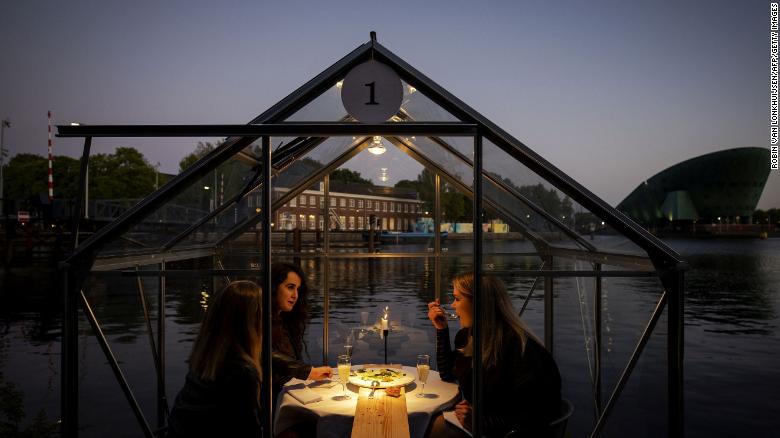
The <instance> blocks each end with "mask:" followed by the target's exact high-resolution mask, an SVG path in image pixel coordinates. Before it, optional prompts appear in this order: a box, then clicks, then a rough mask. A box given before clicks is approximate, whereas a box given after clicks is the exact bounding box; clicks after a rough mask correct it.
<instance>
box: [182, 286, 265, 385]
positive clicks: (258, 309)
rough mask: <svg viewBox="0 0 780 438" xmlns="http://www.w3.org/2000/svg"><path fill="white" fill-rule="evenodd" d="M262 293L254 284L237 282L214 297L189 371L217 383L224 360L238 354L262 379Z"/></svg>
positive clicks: (201, 327) (207, 311)
mask: <svg viewBox="0 0 780 438" xmlns="http://www.w3.org/2000/svg"><path fill="white" fill-rule="evenodd" d="M262 295H263V294H262V291H261V290H260V287H259V286H258V285H257V284H255V283H253V282H251V281H245V280H242V281H234V282H232V283H230V284H228V285H227V287H225V288H224V289H223V290H222V291H220V292H219V293H218V294H217V295H216V296H215V297H214V301H213V302H212V303H211V304H210V305H209V307H208V309H207V310H206V315H205V316H204V318H203V323H202V324H201V326H200V333H198V337H197V339H196V340H195V345H194V346H193V348H192V354H191V355H190V371H192V372H193V373H194V374H195V375H196V376H198V377H199V378H200V379H202V380H204V381H214V380H215V379H216V377H217V376H218V375H219V372H220V370H221V369H222V366H223V365H224V363H225V358H226V357H227V356H228V355H235V356H237V357H238V358H240V359H241V360H243V361H245V362H246V363H247V365H249V366H251V367H253V368H254V369H255V370H256V371H257V376H258V379H261V378H262V371H261V365H260V358H261V355H262V340H263V331H262V328H263V325H262Z"/></svg>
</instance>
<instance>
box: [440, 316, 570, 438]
mask: <svg viewBox="0 0 780 438" xmlns="http://www.w3.org/2000/svg"><path fill="white" fill-rule="evenodd" d="M507 332H508V333H513V332H511V331H507ZM469 336H471V334H470V330H469V329H461V330H459V331H458V333H456V334H455V351H453V350H452V348H451V347H450V333H449V330H448V329H444V330H436V362H437V364H438V367H439V374H440V376H441V379H442V380H444V381H449V382H452V381H455V380H457V381H458V386H459V387H460V390H461V392H462V393H463V396H464V398H465V399H466V400H467V401H468V402H469V403H472V400H473V398H472V393H471V392H472V391H471V382H472V378H471V377H472V376H471V370H472V357H470V356H465V355H464V354H463V351H462V349H463V348H464V347H465V346H466V344H467V343H468V339H469ZM520 346H521V344H520V339H519V337H518V336H517V335H515V334H512V335H510V336H509V337H508V339H507V340H506V341H505V343H504V348H503V349H502V351H501V354H500V356H499V360H498V365H496V366H495V367H490V368H483V370H482V371H483V372H482V379H483V380H482V383H483V384H482V394H483V396H482V402H483V403H482V404H483V405H484V407H483V409H482V418H483V423H482V424H483V428H484V431H483V432H484V434H485V435H486V436H504V434H506V433H507V432H508V431H510V430H517V431H519V432H521V434H522V436H530V437H544V436H547V435H549V432H550V431H549V423H550V422H551V421H552V420H554V419H556V418H557V417H558V415H559V414H560V406H561V376H560V374H559V372H558V367H557V365H555V361H554V360H553V358H552V356H551V355H550V353H549V352H548V351H547V350H546V349H545V348H544V347H543V346H542V345H540V344H539V343H538V342H536V341H535V340H533V339H531V338H530V337H529V338H528V341H527V342H526V346H525V352H521V350H520Z"/></svg>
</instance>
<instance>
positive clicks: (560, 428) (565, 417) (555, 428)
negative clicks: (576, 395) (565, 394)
mask: <svg viewBox="0 0 780 438" xmlns="http://www.w3.org/2000/svg"><path fill="white" fill-rule="evenodd" d="M573 413H574V405H573V404H571V402H570V401H569V400H566V399H565V398H562V399H561V416H560V417H558V418H556V419H555V420H553V421H551V422H550V435H549V436H550V437H552V438H563V436H564V435H565V434H566V424H567V423H568V422H569V417H571V414H573ZM519 436H522V431H517V430H510V431H509V432H507V434H506V435H504V438H512V437H519Z"/></svg>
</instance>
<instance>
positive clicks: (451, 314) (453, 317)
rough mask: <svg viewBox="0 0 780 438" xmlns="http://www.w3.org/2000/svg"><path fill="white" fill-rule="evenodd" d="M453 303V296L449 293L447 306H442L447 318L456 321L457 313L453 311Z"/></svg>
mask: <svg viewBox="0 0 780 438" xmlns="http://www.w3.org/2000/svg"><path fill="white" fill-rule="evenodd" d="M454 303H455V296H454V295H450V303H449V304H447V307H445V308H444V313H445V314H446V315H447V319H448V320H450V321H456V320H457V319H458V318H459V317H458V314H457V313H455V306H454V305H453V304H454Z"/></svg>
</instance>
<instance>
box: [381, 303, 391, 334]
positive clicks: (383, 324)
mask: <svg viewBox="0 0 780 438" xmlns="http://www.w3.org/2000/svg"><path fill="white" fill-rule="evenodd" d="M388 310H390V308H389V306H388V307H385V315H384V316H383V317H382V330H387V312H388Z"/></svg>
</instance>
